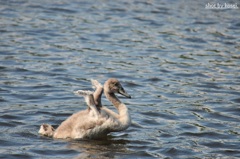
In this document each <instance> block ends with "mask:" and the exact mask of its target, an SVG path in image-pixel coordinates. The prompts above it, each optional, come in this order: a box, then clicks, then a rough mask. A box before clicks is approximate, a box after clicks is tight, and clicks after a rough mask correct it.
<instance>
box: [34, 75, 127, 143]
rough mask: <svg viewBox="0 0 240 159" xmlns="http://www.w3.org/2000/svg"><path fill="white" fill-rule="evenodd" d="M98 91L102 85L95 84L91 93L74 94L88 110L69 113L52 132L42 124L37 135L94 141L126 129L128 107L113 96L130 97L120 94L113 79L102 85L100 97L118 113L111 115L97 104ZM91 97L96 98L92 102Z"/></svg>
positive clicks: (121, 90)
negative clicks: (70, 114)
mask: <svg viewBox="0 0 240 159" xmlns="http://www.w3.org/2000/svg"><path fill="white" fill-rule="evenodd" d="M95 84H97V81H95ZM101 89H103V88H102V86H101V85H97V89H96V91H95V92H94V93H95V94H94V93H92V92H90V91H81V90H79V91H76V92H75V93H76V94H79V95H83V96H84V98H85V101H86V103H87V105H88V107H89V108H88V109H86V110H82V111H80V112H78V113H75V114H73V115H72V116H70V117H69V118H68V119H66V120H65V121H63V122H62V123H61V125H60V126H59V127H58V128H57V129H56V130H54V129H53V127H52V126H51V125H48V124H43V125H41V127H40V130H39V133H40V134H42V135H45V136H52V137H54V138H63V139H65V138H72V139H83V138H89V139H96V138H102V137H106V136H107V134H108V133H110V132H117V131H122V130H125V129H127V128H128V127H129V126H130V124H131V118H130V115H129V113H128V108H127V107H126V105H125V104H124V103H122V102H121V101H120V100H119V99H118V98H117V97H116V96H115V93H120V94H122V95H124V96H126V97H128V98H130V96H129V95H128V94H127V93H126V92H125V91H124V89H123V88H122V86H121V84H120V83H119V81H118V80H117V79H114V78H111V79H109V80H107V81H106V82H105V84H104V94H105V96H106V97H107V99H108V100H109V101H110V102H111V103H112V104H113V105H114V106H115V107H116V108H117V110H118V113H115V112H114V111H112V110H110V109H108V108H107V107H104V106H102V105H101V100H100V99H99V98H101V94H102V91H101ZM96 92H97V93H96ZM94 97H96V98H97V99H96V98H95V99H94ZM96 103H97V104H96Z"/></svg>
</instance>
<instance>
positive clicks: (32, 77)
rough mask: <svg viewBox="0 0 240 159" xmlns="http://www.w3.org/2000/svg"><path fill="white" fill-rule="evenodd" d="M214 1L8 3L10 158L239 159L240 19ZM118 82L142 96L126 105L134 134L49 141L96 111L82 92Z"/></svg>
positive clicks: (5, 97)
mask: <svg viewBox="0 0 240 159" xmlns="http://www.w3.org/2000/svg"><path fill="white" fill-rule="evenodd" d="M218 2H219V3H225V1H218ZM207 3H209V1H198V2H195V1H188V2H186V1H183V0H180V1H174V0H170V1H168V0H164V1H158V0H149V1H144V0H132V1H128V0H123V1H107V0H99V1H93V0H89V1H81V0H79V1H74V0H58V1H49V0H41V1H38V0H0V32H1V36H0V107H1V110H0V158H23V159H27V158H75V159H76V158H183V159H186V158H189V159H190V158H191V159H192V158H195V159H200V158H238V157H240V124H239V123H240V107H239V105H240V67H239V66H240V39H239V37H240V18H239V17H240V9H222V10H213V9H205V5H206V4H207ZM229 3H231V4H235V3H238V7H240V4H239V1H231V2H229ZM110 77H115V78H118V79H119V80H120V81H121V83H122V85H123V87H124V88H125V90H126V91H127V92H128V93H129V94H130V95H131V96H132V97H133V98H132V99H125V98H120V99H121V100H122V101H123V102H124V103H125V104H126V105H127V106H128V107H129V110H130V113H131V117H132V120H133V122H132V125H131V127H130V128H129V129H127V130H126V131H123V132H119V133H112V134H110V135H109V137H108V139H107V140H106V139H105V140H94V141H72V140H56V139H51V138H47V137H41V136H40V135H39V134H38V130H39V126H40V125H41V124H42V123H49V124H52V125H54V126H55V127H57V126H58V125H59V124H60V123H61V122H62V121H63V120H65V119H66V118H67V117H69V116H70V115H71V114H73V113H75V112H77V111H80V110H83V109H86V104H85V102H84V100H83V99H82V98H79V97H77V96H75V95H74V94H73V91H74V90H78V89H86V90H87V89H92V88H91V84H90V79H97V80H98V81H100V82H101V83H104V82H105V81H106V80H107V79H108V78H110ZM102 100H103V104H104V105H106V106H108V107H109V108H112V109H114V108H113V107H112V106H111V104H110V103H109V102H108V101H107V100H106V99H105V97H103V99H102Z"/></svg>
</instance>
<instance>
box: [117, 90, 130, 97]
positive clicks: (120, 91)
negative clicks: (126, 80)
mask: <svg viewBox="0 0 240 159" xmlns="http://www.w3.org/2000/svg"><path fill="white" fill-rule="evenodd" d="M118 93H119V94H121V95H123V96H125V97H127V98H131V96H130V95H129V94H127V92H126V91H125V90H124V89H123V88H120V89H119V90H118Z"/></svg>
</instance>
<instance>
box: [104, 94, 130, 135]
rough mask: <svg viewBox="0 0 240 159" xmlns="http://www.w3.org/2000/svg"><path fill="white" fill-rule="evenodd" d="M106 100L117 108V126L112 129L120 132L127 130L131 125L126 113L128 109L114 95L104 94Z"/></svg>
mask: <svg viewBox="0 0 240 159" xmlns="http://www.w3.org/2000/svg"><path fill="white" fill-rule="evenodd" d="M105 96H106V97H107V99H108V100H109V101H110V102H111V103H112V104H113V105H114V106H115V107H116V108H117V110H118V113H119V114H118V117H117V118H118V121H119V124H120V125H118V126H117V127H115V128H114V131H122V130H125V129H127V128H128V127H129V126H130V124H131V117H130V115H129V113H128V108H127V107H126V105H125V104H124V103H122V102H121V101H120V100H119V99H118V98H117V97H116V95H115V94H114V93H109V92H105Z"/></svg>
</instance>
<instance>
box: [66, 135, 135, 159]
mask: <svg viewBox="0 0 240 159" xmlns="http://www.w3.org/2000/svg"><path fill="white" fill-rule="evenodd" d="M129 142H130V141H128V140H124V139H113V138H111V137H108V138H106V139H104V140H79V141H70V143H69V144H68V145H67V147H68V148H70V149H74V150H76V151H79V152H80V153H79V155H78V156H76V157H74V159H80V158H117V157H120V156H122V155H121V154H125V155H127V154H131V153H132V152H131V151H130V150H129V149H128V148H127V146H126V145H127V144H128V143H129Z"/></svg>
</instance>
